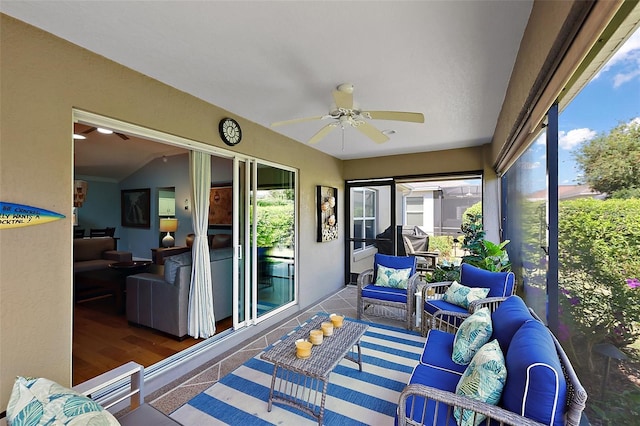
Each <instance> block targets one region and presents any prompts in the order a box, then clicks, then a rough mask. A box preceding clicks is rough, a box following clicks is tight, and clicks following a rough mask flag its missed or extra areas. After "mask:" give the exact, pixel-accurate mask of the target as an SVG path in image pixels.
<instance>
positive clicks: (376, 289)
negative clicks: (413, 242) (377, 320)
mask: <svg viewBox="0 0 640 426" xmlns="http://www.w3.org/2000/svg"><path fill="white" fill-rule="evenodd" d="M378 265H382V266H386V267H387V268H393V269H407V268H411V273H410V277H409V281H408V284H407V288H406V289H399V288H390V287H382V286H377V285H375V283H376V277H377V270H378ZM419 279H420V277H419V275H418V273H417V272H416V258H415V257H413V256H389V255H385V254H380V253H377V254H376V255H375V259H374V264H373V268H372V269H368V270H366V271H364V272H362V273H360V275H358V319H362V315H364V314H365V311H366V314H367V315H377V316H384V317H390V318H394V319H398V320H400V321H404V323H405V327H406V328H407V329H411V328H412V326H411V320H412V316H413V312H414V304H415V293H416V288H417V285H418V281H419ZM398 312H401V313H403V314H404V315H403V316H399V315H398Z"/></svg>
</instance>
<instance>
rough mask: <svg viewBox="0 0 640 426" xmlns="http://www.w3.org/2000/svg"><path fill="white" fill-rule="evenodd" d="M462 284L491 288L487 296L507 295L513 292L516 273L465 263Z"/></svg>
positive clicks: (461, 267) (462, 271)
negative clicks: (493, 270) (491, 269)
mask: <svg viewBox="0 0 640 426" xmlns="http://www.w3.org/2000/svg"><path fill="white" fill-rule="evenodd" d="M460 284H463V285H465V286H467V287H484V288H489V294H488V295H487V297H506V296H511V295H512V294H513V286H514V285H515V275H514V274H513V272H492V271H487V270H484V269H480V268H477V267H475V266H473V265H469V264H468V263H463V264H462V265H461V266H460Z"/></svg>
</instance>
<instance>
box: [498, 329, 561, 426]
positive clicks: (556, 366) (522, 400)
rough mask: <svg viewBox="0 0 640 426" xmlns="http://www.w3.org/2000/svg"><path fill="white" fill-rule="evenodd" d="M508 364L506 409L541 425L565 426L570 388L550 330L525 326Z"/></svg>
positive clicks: (513, 342) (513, 344) (515, 339)
mask: <svg viewBox="0 0 640 426" xmlns="http://www.w3.org/2000/svg"><path fill="white" fill-rule="evenodd" d="M506 363H507V371H508V372H509V376H508V377H507V383H506V384H505V387H504V394H503V398H502V402H503V405H504V407H505V408H506V409H507V410H511V411H513V412H514V413H517V414H520V415H521V416H525V417H528V418H530V419H533V420H536V421H538V422H540V423H544V424H547V425H556V426H560V425H564V419H563V413H564V409H565V401H566V396H567V384H566V381H565V377H564V375H563V373H562V367H561V366H560V360H559V359H558V354H557V352H556V348H555V345H554V343H553V340H552V338H551V334H550V332H549V330H547V327H545V325H544V324H542V323H541V322H539V321H528V322H526V323H524V324H523V325H522V326H521V327H520V328H519V329H518V331H517V332H516V334H515V335H514V336H513V339H511V344H510V345H509V349H508V351H507V356H506Z"/></svg>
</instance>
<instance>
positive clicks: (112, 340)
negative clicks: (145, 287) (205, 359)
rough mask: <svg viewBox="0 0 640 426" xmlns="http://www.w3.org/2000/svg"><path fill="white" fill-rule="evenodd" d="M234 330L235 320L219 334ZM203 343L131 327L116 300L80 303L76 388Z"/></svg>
mask: <svg viewBox="0 0 640 426" xmlns="http://www.w3.org/2000/svg"><path fill="white" fill-rule="evenodd" d="M229 327H231V318H227V319H225V320H222V321H219V322H217V323H216V332H220V331H222V330H226V329H227V328H229ZM199 341H201V339H197V340H196V339H194V338H192V337H188V338H186V339H184V340H183V341H181V342H179V341H177V340H176V339H173V338H171V337H169V336H166V335H164V334H161V333H159V332H157V331H154V330H150V329H148V328H143V327H134V326H131V325H129V324H128V322H127V318H126V316H125V315H124V314H123V315H117V314H116V312H115V306H114V300H113V298H112V297H110V296H109V297H104V298H100V299H95V300H91V301H84V302H81V303H76V305H75V309H74V320H73V384H74V385H76V384H78V383H81V382H83V381H85V380H87V379H90V378H92V377H95V376H97V375H98V374H101V373H104V372H105V371H108V370H111V369H112V368H115V367H117V366H119V365H122V364H124V363H126V362H128V361H136V362H137V363H139V364H142V365H143V366H145V367H148V366H150V365H152V364H155V363H156V362H158V361H160V360H162V359H164V358H167V357H168V356H171V355H173V354H175V353H178V352H180V351H182V350H183V349H186V348H188V347H190V346H192V345H194V344H196V343H198V342H199Z"/></svg>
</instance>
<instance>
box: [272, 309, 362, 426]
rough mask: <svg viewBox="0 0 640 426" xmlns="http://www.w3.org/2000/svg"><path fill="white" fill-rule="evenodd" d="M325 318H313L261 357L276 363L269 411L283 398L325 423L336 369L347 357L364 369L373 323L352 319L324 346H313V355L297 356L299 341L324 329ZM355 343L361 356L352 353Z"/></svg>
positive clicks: (328, 339) (319, 422) (326, 339)
mask: <svg viewBox="0 0 640 426" xmlns="http://www.w3.org/2000/svg"><path fill="white" fill-rule="evenodd" d="M323 321H329V318H328V317H326V316H319V315H318V316H315V317H313V318H311V319H310V320H309V321H308V322H307V323H305V324H303V326H302V327H300V328H299V329H297V330H295V331H294V332H293V333H291V334H289V335H287V336H286V337H284V338H283V339H282V340H280V341H278V342H276V343H275V344H274V345H273V346H272V347H270V348H269V349H267V351H265V352H264V353H263V354H262V355H261V356H260V357H261V358H262V359H264V360H266V361H269V362H272V363H273V375H272V377H271V390H270V392H269V402H268V404H269V405H268V411H271V407H272V405H273V401H274V400H276V401H280V402H282V403H284V404H287V405H291V406H294V407H296V408H298V409H300V410H302V411H303V412H305V413H307V414H310V415H311V416H313V417H315V418H317V419H318V424H319V425H321V424H322V421H323V418H324V405H325V400H326V397H327V386H328V384H329V375H330V374H331V372H332V371H333V369H334V368H335V367H336V366H337V365H338V363H340V361H342V359H343V358H346V359H348V360H350V361H353V362H355V363H356V364H358V369H359V370H360V371H362V351H361V348H360V339H361V338H362V335H363V334H364V333H365V331H367V328H368V327H369V326H368V325H366V324H362V323H358V322H355V321H350V320H348V319H345V321H344V324H343V326H342V327H340V328H335V329H334V330H333V335H332V336H325V338H324V339H323V342H322V344H321V345H319V346H313V348H312V349H311V357H309V358H307V359H299V358H298V357H296V349H295V341H296V340H298V339H306V338H308V337H309V332H310V331H311V330H314V329H318V328H320V324H321V323H322V322H323ZM354 346H356V347H357V350H358V354H357V358H356V357H355V356H354V355H352V354H351V352H352V350H353V348H354ZM318 399H319V401H318Z"/></svg>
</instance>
